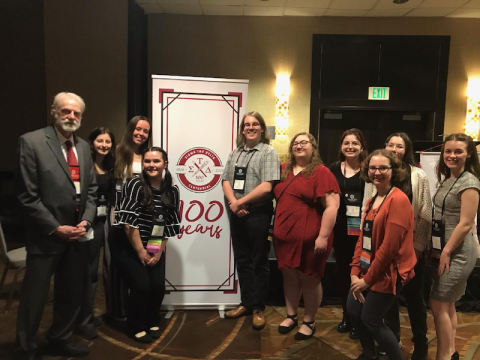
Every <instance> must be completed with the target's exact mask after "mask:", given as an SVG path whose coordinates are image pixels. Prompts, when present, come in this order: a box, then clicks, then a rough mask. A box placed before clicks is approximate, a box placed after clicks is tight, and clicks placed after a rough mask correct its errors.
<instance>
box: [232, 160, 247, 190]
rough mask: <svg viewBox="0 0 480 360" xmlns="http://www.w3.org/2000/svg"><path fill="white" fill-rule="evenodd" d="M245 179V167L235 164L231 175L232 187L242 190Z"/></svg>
mask: <svg viewBox="0 0 480 360" xmlns="http://www.w3.org/2000/svg"><path fill="white" fill-rule="evenodd" d="M246 179H247V167H246V166H235V173H234V175H233V189H234V190H239V191H244V190H245V181H246Z"/></svg>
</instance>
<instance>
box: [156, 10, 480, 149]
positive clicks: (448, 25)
mask: <svg viewBox="0 0 480 360" xmlns="http://www.w3.org/2000/svg"><path fill="white" fill-rule="evenodd" d="M479 33H480V19H449V18H405V19H403V18H399V19H397V18H332V17H320V18H304V17H213V16H176V15H149V70H150V72H151V73H152V74H158V75H188V76H205V77H223V78H238V79H249V80H250V86H249V99H248V102H249V106H248V107H249V109H250V110H257V111H259V112H260V113H261V114H263V115H264V117H265V118H266V120H267V122H268V123H269V124H270V125H273V118H274V112H275V92H274V90H275V78H276V74H277V73H279V72H287V73H290V74H291V89H292V90H291V96H290V112H289V114H290V128H289V134H290V135H293V134H295V133H296V132H299V131H305V130H306V131H308V128H309V121H310V77H311V68H312V64H311V61H312V60H311V58H312V35H313V34H368V35H450V36H451V39H450V62H449V71H448V88H447V104H446V120H445V133H452V132H461V131H463V124H464V119H465V109H466V100H465V94H466V87H467V79H468V78H469V77H474V76H477V77H480V42H479V41H478V34H479ZM352 56H355V54H352ZM277 145H278V144H275V147H277Z"/></svg>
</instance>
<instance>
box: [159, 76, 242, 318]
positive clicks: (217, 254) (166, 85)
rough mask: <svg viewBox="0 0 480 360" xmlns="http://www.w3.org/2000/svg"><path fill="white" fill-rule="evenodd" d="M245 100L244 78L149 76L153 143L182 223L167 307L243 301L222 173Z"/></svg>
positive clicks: (170, 256) (171, 250)
mask: <svg viewBox="0 0 480 360" xmlns="http://www.w3.org/2000/svg"><path fill="white" fill-rule="evenodd" d="M247 98H248V80H226V79H213V78H195V77H178V76H158V75H153V76H152V125H153V144H154V145H155V146H161V147H162V148H164V149H165V151H166V152H167V153H168V158H169V163H168V169H169V170H170V172H171V173H172V177H173V180H174V182H175V183H176V184H177V185H178V186H179V188H180V199H181V205H180V216H181V218H182V223H181V228H182V234H181V235H179V236H178V237H176V238H172V239H170V240H169V242H168V246H167V255H166V256H167V257H166V282H167V284H166V287H167V293H166V295H165V299H164V301H163V307H164V308H167V309H179V308H188V309H205V308H213V309H219V310H224V309H225V307H227V306H236V305H238V304H239V303H240V289H239V286H238V278H237V275H236V272H235V261H234V257H233V249H232V243H231V237H230V228H229V223H228V213H227V208H226V206H225V202H224V196H223V191H222V181H221V175H222V173H223V168H224V166H225V163H226V161H227V158H228V155H229V153H230V152H231V151H232V150H233V149H234V148H235V147H236V144H235V142H236V134H237V129H238V126H239V123H240V120H241V119H242V117H243V115H244V114H245V112H246V109H247Z"/></svg>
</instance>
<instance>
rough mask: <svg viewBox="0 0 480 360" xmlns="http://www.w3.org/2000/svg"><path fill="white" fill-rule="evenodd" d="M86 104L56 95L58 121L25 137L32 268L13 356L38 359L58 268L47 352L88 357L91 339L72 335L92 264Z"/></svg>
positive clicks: (25, 207)
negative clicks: (83, 130) (83, 135)
mask: <svg viewBox="0 0 480 360" xmlns="http://www.w3.org/2000/svg"><path fill="white" fill-rule="evenodd" d="M84 111H85V103H84V101H83V99H82V98H81V97H80V96H78V95H76V94H73V93H67V92H62V93H59V94H57V95H56V96H55V98H54V101H53V105H52V110H51V114H52V115H53V117H54V119H55V120H54V123H53V124H51V125H49V126H47V127H46V128H43V129H39V130H36V131H33V132H30V133H27V134H24V135H22V136H21V137H20V139H19V142H18V151H17V173H16V186H17V196H18V199H19V201H20V204H21V208H22V218H23V221H24V224H25V229H26V237H25V240H26V248H27V269H26V273H25V279H24V281H23V287H22V295H21V298H20V305H19V309H18V318H17V343H18V349H17V350H16V351H15V354H14V358H18V359H39V358H41V354H39V352H38V351H37V344H36V342H35V335H36V333H37V331H38V328H39V325H40V321H41V319H42V314H43V309H44V306H45V301H46V299H47V295H48V290H49V287H50V280H51V277H52V275H55V285H54V300H53V324H52V325H51V327H50V329H49V330H48V333H47V340H48V346H47V347H46V349H45V352H46V353H47V354H48V355H53V356H66V357H83V356H87V355H88V347H86V346H85V345H82V344H75V343H73V342H71V341H70V340H71V337H72V334H73V330H74V325H75V320H76V317H77V315H78V313H79V309H80V305H81V303H80V302H81V299H82V297H81V293H82V291H83V289H84V287H83V286H82V285H83V284H84V282H85V279H86V274H87V271H88V267H87V258H86V252H85V247H84V246H81V244H80V243H79V242H80V241H85V240H88V238H89V236H88V230H89V228H90V224H91V222H92V221H93V218H94V215H95V211H96V205H95V193H96V190H97V184H96V180H95V174H94V170H93V163H92V158H91V155H90V146H89V145H88V143H87V142H85V141H84V140H82V139H80V138H79V137H77V136H75V135H74V132H75V131H76V130H77V129H78V128H79V127H80V124H81V120H82V114H83V112H84Z"/></svg>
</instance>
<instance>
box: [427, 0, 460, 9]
mask: <svg viewBox="0 0 480 360" xmlns="http://www.w3.org/2000/svg"><path fill="white" fill-rule="evenodd" d="M467 1H468V0H425V1H424V2H423V3H421V4H420V6H419V8H445V7H456V6H462V5H463V4H465V3H466V2H467Z"/></svg>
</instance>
